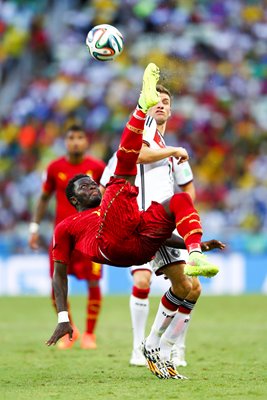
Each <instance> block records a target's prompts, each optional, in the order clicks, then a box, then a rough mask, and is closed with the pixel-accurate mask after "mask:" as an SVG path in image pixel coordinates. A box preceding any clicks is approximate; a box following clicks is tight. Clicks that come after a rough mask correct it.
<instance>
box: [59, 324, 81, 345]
mask: <svg viewBox="0 0 267 400" xmlns="http://www.w3.org/2000/svg"><path fill="white" fill-rule="evenodd" d="M72 328H73V333H72V340H70V339H69V334H67V335H65V336H63V337H62V338H61V339H60V340H59V342H58V344H57V348H58V349H60V350H66V349H71V348H72V347H73V345H74V343H75V342H76V341H77V340H78V339H79V337H80V332H79V331H78V329H77V328H76V326H74V325H72Z"/></svg>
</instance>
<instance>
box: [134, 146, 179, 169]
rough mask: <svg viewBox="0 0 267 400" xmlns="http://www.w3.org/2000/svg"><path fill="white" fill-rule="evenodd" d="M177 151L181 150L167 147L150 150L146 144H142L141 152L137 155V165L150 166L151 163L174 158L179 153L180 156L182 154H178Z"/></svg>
mask: <svg viewBox="0 0 267 400" xmlns="http://www.w3.org/2000/svg"><path fill="white" fill-rule="evenodd" d="M179 149H182V148H181V147H172V146H167V147H164V148H160V149H151V147H149V146H147V145H146V144H143V146H142V148H141V151H140V153H139V157H138V160H137V163H138V164H151V163H153V162H157V161H160V160H163V159H165V158H168V157H171V156H175V154H177V153H179V155H181V156H182V153H181V154H180V150H179Z"/></svg>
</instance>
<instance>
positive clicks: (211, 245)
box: [201, 239, 225, 251]
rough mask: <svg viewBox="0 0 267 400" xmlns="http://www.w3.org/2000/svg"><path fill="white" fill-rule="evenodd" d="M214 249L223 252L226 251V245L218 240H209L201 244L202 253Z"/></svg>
mask: <svg viewBox="0 0 267 400" xmlns="http://www.w3.org/2000/svg"><path fill="white" fill-rule="evenodd" d="M213 249H220V250H223V249H225V244H224V243H222V242H220V241H219V240H216V239H212V240H207V241H206V242H201V250H202V251H210V250H213Z"/></svg>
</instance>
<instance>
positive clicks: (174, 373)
mask: <svg viewBox="0 0 267 400" xmlns="http://www.w3.org/2000/svg"><path fill="white" fill-rule="evenodd" d="M165 367H166V369H167V371H168V374H169V377H170V378H171V379H188V378H187V377H186V376H184V375H181V374H179V373H178V372H177V371H176V368H175V366H174V363H173V362H172V361H165Z"/></svg>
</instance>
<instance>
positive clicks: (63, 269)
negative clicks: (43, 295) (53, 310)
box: [46, 262, 73, 346]
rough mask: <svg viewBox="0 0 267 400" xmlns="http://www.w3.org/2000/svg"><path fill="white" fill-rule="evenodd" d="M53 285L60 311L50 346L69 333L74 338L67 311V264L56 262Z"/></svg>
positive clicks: (48, 343)
mask: <svg viewBox="0 0 267 400" xmlns="http://www.w3.org/2000/svg"><path fill="white" fill-rule="evenodd" d="M52 285H53V289H54V293H55V300H56V306H57V311H58V324H57V326H56V329H55V331H54V333H53V335H52V336H51V337H50V339H49V340H47V342H46V344H47V345H48V346H51V345H55V344H56V343H57V341H58V340H59V339H60V338H62V337H63V336H65V335H66V334H69V339H70V340H72V332H73V329H72V327H71V325H70V322H69V317H68V311H67V310H68V308H67V297H68V277H67V265H66V264H62V263H59V262H55V263H54V275H53V280H52Z"/></svg>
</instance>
